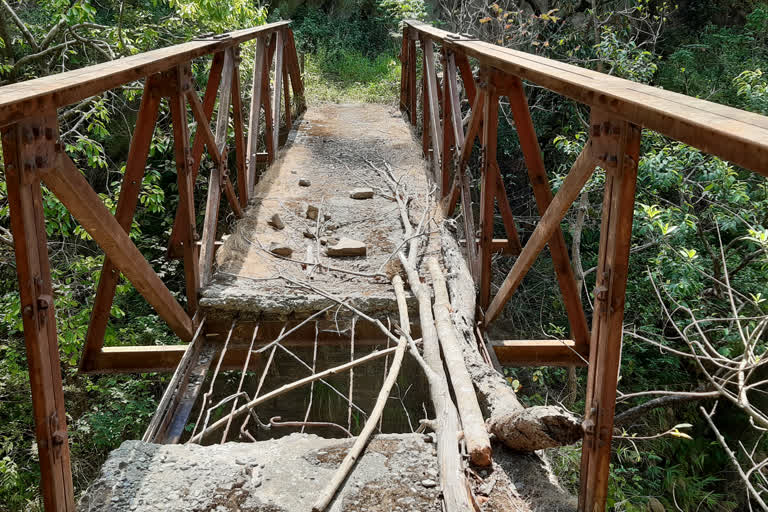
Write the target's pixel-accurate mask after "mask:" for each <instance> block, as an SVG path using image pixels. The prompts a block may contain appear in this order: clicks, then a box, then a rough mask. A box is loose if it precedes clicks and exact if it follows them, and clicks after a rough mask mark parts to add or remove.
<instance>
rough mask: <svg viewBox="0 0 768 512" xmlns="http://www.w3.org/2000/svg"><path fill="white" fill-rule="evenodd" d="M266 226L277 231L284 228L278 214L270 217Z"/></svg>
mask: <svg viewBox="0 0 768 512" xmlns="http://www.w3.org/2000/svg"><path fill="white" fill-rule="evenodd" d="M268 224H269V225H270V226H272V227H273V228H275V229H277V230H281V229H283V228H285V223H284V222H283V219H281V218H280V215H278V214H274V215H273V216H272V217H270V218H269V222H268Z"/></svg>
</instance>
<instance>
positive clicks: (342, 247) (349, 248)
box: [328, 238, 367, 257]
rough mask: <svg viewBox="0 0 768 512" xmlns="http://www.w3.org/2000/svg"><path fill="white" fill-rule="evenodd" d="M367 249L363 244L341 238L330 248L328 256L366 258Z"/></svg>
mask: <svg viewBox="0 0 768 512" xmlns="http://www.w3.org/2000/svg"><path fill="white" fill-rule="evenodd" d="M366 251H367V247H366V245H365V244H364V243H363V242H360V241H358V240H352V239H351V238H341V239H339V241H338V242H336V243H335V244H333V245H329V246H328V256H333V257H340V256H341V257H344V256H365V254H366Z"/></svg>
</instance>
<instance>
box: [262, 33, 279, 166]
mask: <svg viewBox="0 0 768 512" xmlns="http://www.w3.org/2000/svg"><path fill="white" fill-rule="evenodd" d="M274 55H275V35H274V34H272V39H270V41H269V45H267V54H266V59H265V64H264V69H263V70H262V71H263V72H262V77H261V87H262V89H261V103H262V105H263V106H264V144H265V146H266V149H267V154H268V155H269V160H268V162H267V163H268V164H271V163H272V162H274V161H275V156H276V155H277V148H276V147H275V145H274V143H273V141H274V137H273V135H272V132H273V131H274V127H273V124H272V102H271V101H270V98H271V97H272V94H271V93H270V83H269V73H270V69H271V67H272V59H273V57H274Z"/></svg>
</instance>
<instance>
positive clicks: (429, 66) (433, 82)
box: [422, 39, 443, 165]
mask: <svg viewBox="0 0 768 512" xmlns="http://www.w3.org/2000/svg"><path fill="white" fill-rule="evenodd" d="M422 44H423V49H424V60H425V62H426V73H427V74H426V81H425V82H424V83H425V84H426V86H427V101H429V117H430V119H429V127H430V130H431V136H432V152H433V154H432V157H433V158H434V160H433V161H434V163H435V164H436V165H439V164H440V162H441V161H442V157H443V139H442V136H441V135H442V133H441V132H442V123H441V122H440V101H439V98H438V89H437V66H436V65H435V46H434V44H433V43H432V40H431V39H424V40H422Z"/></svg>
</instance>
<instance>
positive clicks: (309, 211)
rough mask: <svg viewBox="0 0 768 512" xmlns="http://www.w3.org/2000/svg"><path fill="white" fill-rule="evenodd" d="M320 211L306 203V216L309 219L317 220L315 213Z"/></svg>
mask: <svg viewBox="0 0 768 512" xmlns="http://www.w3.org/2000/svg"><path fill="white" fill-rule="evenodd" d="M318 213H320V209H319V208H318V207H317V206H315V205H313V204H309V205H307V218H308V219H311V220H317V214H318Z"/></svg>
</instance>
